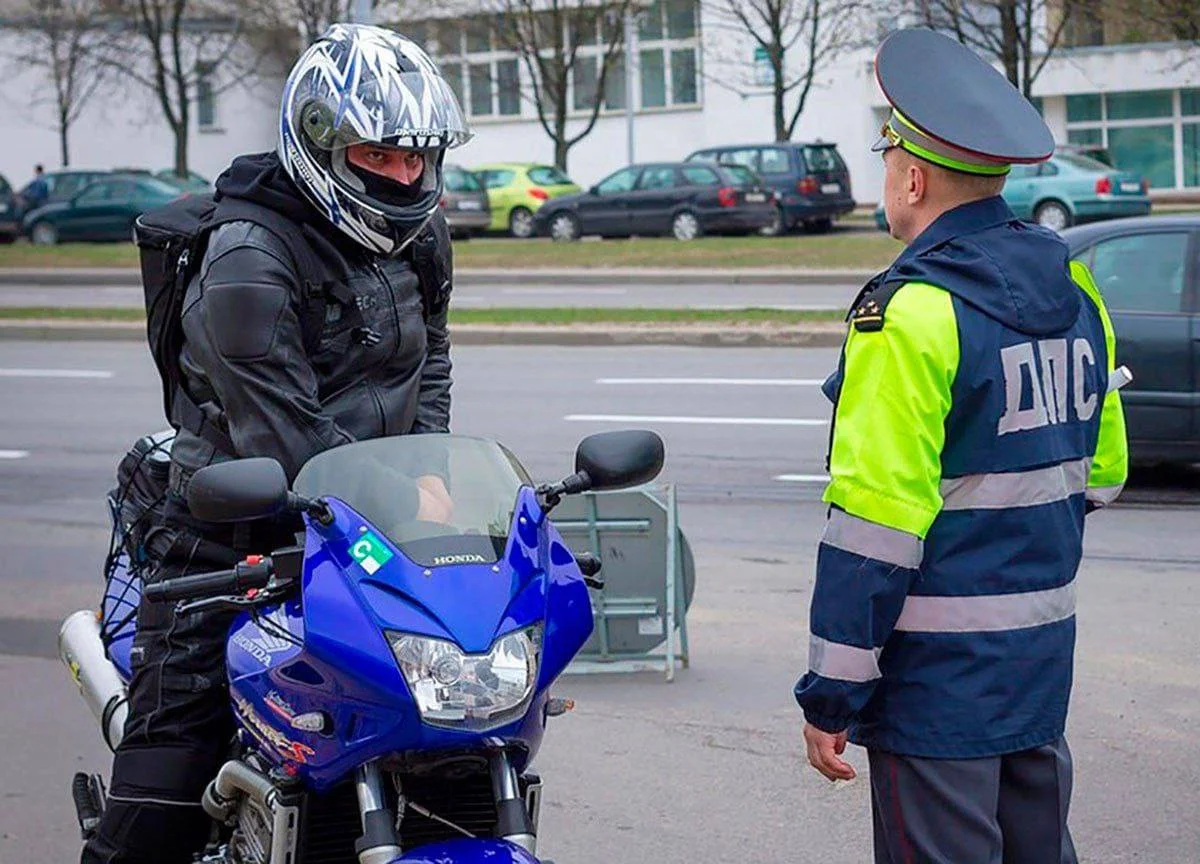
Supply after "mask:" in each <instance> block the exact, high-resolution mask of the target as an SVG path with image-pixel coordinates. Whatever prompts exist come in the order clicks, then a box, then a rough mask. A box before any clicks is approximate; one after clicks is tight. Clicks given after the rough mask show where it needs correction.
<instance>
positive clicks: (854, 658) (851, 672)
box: [808, 636, 882, 684]
mask: <svg viewBox="0 0 1200 864" xmlns="http://www.w3.org/2000/svg"><path fill="white" fill-rule="evenodd" d="M808 668H809V670H810V671H812V672H815V673H817V674H818V675H820V676H821V677H822V678H833V679H836V680H838V681H850V682H851V683H854V684H865V683H866V682H868V681H874V680H875V679H876V678H881V677H882V675H881V673H880V672H879V652H878V651H877V650H875V649H872V648H856V647H854V646H853V645H843V644H842V643H841V642H830V641H829V640H828V639H822V638H821V637H820V636H810V637H809V639H808Z"/></svg>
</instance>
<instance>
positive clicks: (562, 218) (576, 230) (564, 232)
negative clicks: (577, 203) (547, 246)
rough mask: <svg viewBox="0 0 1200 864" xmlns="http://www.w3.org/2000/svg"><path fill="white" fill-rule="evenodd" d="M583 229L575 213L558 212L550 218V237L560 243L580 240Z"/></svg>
mask: <svg viewBox="0 0 1200 864" xmlns="http://www.w3.org/2000/svg"><path fill="white" fill-rule="evenodd" d="M580 233H581V229H580V227H579V220H578V219H577V218H575V214H574V213H567V212H565V211H564V212H562V213H556V214H554V216H553V217H552V218H551V219H550V237H551V238H553V239H554V240H555V241H556V242H558V243H570V242H572V241H573V240H578V239H579V235H580Z"/></svg>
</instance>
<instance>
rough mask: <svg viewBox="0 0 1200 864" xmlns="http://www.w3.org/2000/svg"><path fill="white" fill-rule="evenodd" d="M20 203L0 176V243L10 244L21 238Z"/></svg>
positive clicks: (14, 192) (1, 175)
mask: <svg viewBox="0 0 1200 864" xmlns="http://www.w3.org/2000/svg"><path fill="white" fill-rule="evenodd" d="M20 211H21V202H20V201H19V200H18V199H17V193H16V191H15V190H14V189H13V188H12V186H10V185H9V183H8V180H7V179H5V177H4V175H3V174H0V243H11V242H13V241H14V240H16V239H17V238H18V237H20V236H21V212H20Z"/></svg>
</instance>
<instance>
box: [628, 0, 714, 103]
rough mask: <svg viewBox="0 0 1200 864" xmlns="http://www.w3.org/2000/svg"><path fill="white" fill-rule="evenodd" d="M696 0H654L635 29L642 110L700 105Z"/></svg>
mask: <svg viewBox="0 0 1200 864" xmlns="http://www.w3.org/2000/svg"><path fill="white" fill-rule="evenodd" d="M696 8H697V4H696V0H656V2H654V3H651V4H650V5H649V6H648V7H647V8H646V9H645V10H644V11H643V12H642V15H641V19H640V24H639V26H638V37H639V39H640V43H641V44H640V46H639V47H640V48H641V51H640V53H639V58H640V60H641V69H640V75H641V87H640V91H641V96H642V101H641V107H642V108H666V107H667V106H669V105H696V104H699V102H700V71H699V68H698V62H697V61H698V58H699V41H698V36H697V26H696V21H697V15H696Z"/></svg>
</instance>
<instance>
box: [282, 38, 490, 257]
mask: <svg viewBox="0 0 1200 864" xmlns="http://www.w3.org/2000/svg"><path fill="white" fill-rule="evenodd" d="M471 135H472V133H471V130H470V127H469V126H468V125H467V122H466V120H465V119H464V117H463V113H462V108H461V107H460V106H459V104H458V99H457V98H456V97H455V95H454V91H453V90H451V88H450V85H449V84H448V83H447V82H446V79H445V78H443V77H442V74H441V72H440V71H439V70H438V67H437V65H436V64H435V63H434V62H433V60H431V59H430V58H429V55H427V54H426V53H425V52H424V51H423V50H422V49H421V47H420V46H418V45H417V44H416V43H415V42H413V41H412V40H410V39H407V38H405V37H404V36H402V35H400V34H399V33H395V32H393V31H391V30H386V29H384V28H382V27H371V26H366V25H361V24H334V25H333V26H332V27H330V28H329V29H328V30H327V31H326V32H325V34H324V35H323V36H321V38H320V39H318V40H317V41H316V42H314V43H313V44H312V45H311V46H309V48H308V49H307V50H306V51H305V52H304V53H303V54H302V55H301V56H300V59H299V60H297V61H296V65H295V66H293V67H292V71H291V73H290V74H289V75H288V79H287V83H286V85H285V86H284V89H283V100H282V104H281V108H280V123H279V143H278V151H279V158H280V161H281V162H282V164H283V168H284V170H285V171H287V173H288V176H290V177H291V178H292V180H293V181H294V182H295V184H296V185H297V186H298V187H299V188H300V189H301V190H302V191H303V192H304V194H305V196H307V198H308V199H309V200H310V201H311V202H312V204H313V205H314V206H315V207H316V208H317V210H318V211H320V213H321V214H322V215H324V216H325V217H326V218H327V219H328V220H329V221H330V222H331V223H333V225H334V226H336V227H337V228H338V229H339V230H340V231H342V233H344V234H345V235H346V236H348V237H349V238H351V239H352V240H353V241H355V242H356V243H358V244H359V245H361V246H363V247H365V248H366V249H367V250H369V251H371V252H374V253H377V254H380V255H396V254H399V253H400V252H401V251H402V250H403V249H404V248H405V247H406V246H407V245H408V244H409V243H410V242H412V240H413V238H414V237H416V236H417V234H419V233H420V231H421V229H422V228H424V227H425V225H426V223H428V221H429V220H430V219H431V218H432V217H433V214H434V213H436V212H437V209H438V206H439V205H440V203H441V199H442V164H443V161H444V159H445V153H446V150H448V149H449V148H452V147H458V146H460V145H462V144H465V143H466V142H467V141H469V140H470V139H471ZM366 143H373V144H381V145H385V146H390V147H398V148H402V149H405V150H416V151H419V152H420V153H421V154H422V155H423V156H424V164H425V167H424V172H423V173H422V175H421V176H420V178H419V179H418V180H417V181H416V182H415V183H413V184H411V185H410V186H403V185H401V184H399V183H393V182H392V181H389V180H387V179H386V178H384V177H382V176H380V175H377V174H372V173H370V172H367V171H365V169H361V168H356V167H355V166H353V165H351V164H350V163H349V161H348V160H347V158H346V153H347V149H348V148H350V147H351V146H353V145H355V144H366Z"/></svg>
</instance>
